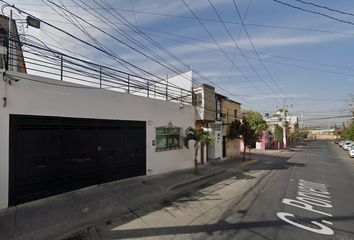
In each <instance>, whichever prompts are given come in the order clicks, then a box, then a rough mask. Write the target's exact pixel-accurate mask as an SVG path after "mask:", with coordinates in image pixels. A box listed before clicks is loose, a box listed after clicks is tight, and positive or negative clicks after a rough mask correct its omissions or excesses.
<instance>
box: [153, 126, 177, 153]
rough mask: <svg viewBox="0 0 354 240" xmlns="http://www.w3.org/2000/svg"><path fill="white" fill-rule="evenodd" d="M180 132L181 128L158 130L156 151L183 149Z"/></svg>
mask: <svg viewBox="0 0 354 240" xmlns="http://www.w3.org/2000/svg"><path fill="white" fill-rule="evenodd" d="M180 132H181V128H156V151H157V152H158V151H166V150H173V149H179V148H182V147H181V146H180V142H181V140H180Z"/></svg>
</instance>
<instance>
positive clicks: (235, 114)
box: [234, 109, 237, 118]
mask: <svg viewBox="0 0 354 240" xmlns="http://www.w3.org/2000/svg"><path fill="white" fill-rule="evenodd" d="M234 117H235V118H237V110H236V109H235V113H234Z"/></svg>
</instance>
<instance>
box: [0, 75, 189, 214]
mask: <svg viewBox="0 0 354 240" xmlns="http://www.w3.org/2000/svg"><path fill="white" fill-rule="evenodd" d="M1 74H4V80H5V81H1V83H0V92H1V94H2V99H6V100H4V102H3V107H2V108H1V109H0V123H1V126H2V127H1V128H0V143H1V144H0V191H1V193H2V194H1V195H0V208H6V207H8V206H14V205H17V204H20V203H24V202H28V201H32V200H35V199H40V198H44V197H48V196H51V195H55V194H60V193H64V192H67V191H71V190H74V189H78V188H82V187H86V186H90V185H95V184H100V183H104V182H109V181H115V180H119V179H123V178H129V177H134V176H140V175H154V174H159V173H164V172H169V171H173V170H178V169H184V168H191V167H193V161H194V153H193V147H192V146H193V145H192V143H191V144H190V147H191V149H186V148H183V143H182V140H181V139H183V134H184V132H183V130H184V129H186V128H187V127H189V126H193V125H194V124H195V111H194V107H193V106H192V105H190V106H189V107H185V108H181V107H180V104H179V103H176V102H169V101H163V100H159V99H153V98H147V97H141V96H136V95H132V94H127V93H122V92H116V91H111V90H107V89H99V88H92V87H87V86H83V85H79V84H74V83H71V82H66V81H58V80H53V79H49V78H44V77H39V76H35V75H30V74H24V73H19V72H13V71H1ZM10 82H11V84H10Z"/></svg>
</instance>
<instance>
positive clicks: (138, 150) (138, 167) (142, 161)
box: [129, 129, 146, 177]
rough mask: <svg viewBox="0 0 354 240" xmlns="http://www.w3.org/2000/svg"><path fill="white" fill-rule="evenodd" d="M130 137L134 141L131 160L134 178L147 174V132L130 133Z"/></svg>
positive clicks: (132, 131) (133, 131)
mask: <svg viewBox="0 0 354 240" xmlns="http://www.w3.org/2000/svg"><path fill="white" fill-rule="evenodd" d="M129 135H130V136H131V139H132V141H133V154H132V158H131V175H132V177H135V176H140V175H145V174H146V158H145V152H146V148H145V132H144V131H141V130H139V129H137V130H131V131H129Z"/></svg>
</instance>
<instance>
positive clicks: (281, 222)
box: [77, 140, 354, 240]
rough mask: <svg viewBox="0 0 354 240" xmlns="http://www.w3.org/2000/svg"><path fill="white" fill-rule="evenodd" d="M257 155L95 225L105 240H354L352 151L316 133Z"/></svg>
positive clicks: (94, 232)
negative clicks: (253, 161)
mask: <svg viewBox="0 0 354 240" xmlns="http://www.w3.org/2000/svg"><path fill="white" fill-rule="evenodd" d="M252 159H259V161H258V163H256V164H250V165H246V166H243V167H240V166H239V167H237V168H235V167H234V166H232V165H231V164H235V163H234V162H230V166H229V167H228V165H227V164H223V165H222V167H223V168H224V169H225V170H227V171H226V172H225V173H223V174H220V175H218V176H216V177H215V178H213V179H210V180H208V181H206V182H203V183H202V184H200V183H199V184H196V185H195V186H193V187H190V188H188V189H187V188H186V190H185V191H182V192H180V193H179V194H178V195H175V196H171V197H169V198H166V199H164V200H163V201H161V202H159V203H156V204H153V205H148V206H146V207H143V208H139V209H137V210H135V211H132V212H131V213H129V214H125V215H124V216H120V217H117V218H115V219H112V220H110V221H107V222H105V223H102V224H100V225H97V226H95V228H91V229H88V230H87V231H90V233H89V235H90V236H97V239H252V240H256V239H262V240H265V239H272V240H276V239H279V240H284V239H286V240H289V239H301V240H306V239H311V240H314V239H340V240H354V201H353V198H354V158H352V159H350V158H349V156H348V154H347V152H345V151H344V150H342V149H341V148H339V147H338V145H336V144H334V143H333V142H332V141H320V140H317V141H316V140H313V141H305V142H302V143H301V144H299V145H297V146H296V147H294V148H292V149H291V150H290V151H287V152H283V153H276V154H275V153H253V154H252ZM215 167H220V166H218V165H217V164H216V165H215ZM86 235H87V234H86ZM77 237H80V236H77ZM90 238H91V239H93V238H94V237H90ZM77 239H80V238H77Z"/></svg>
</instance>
